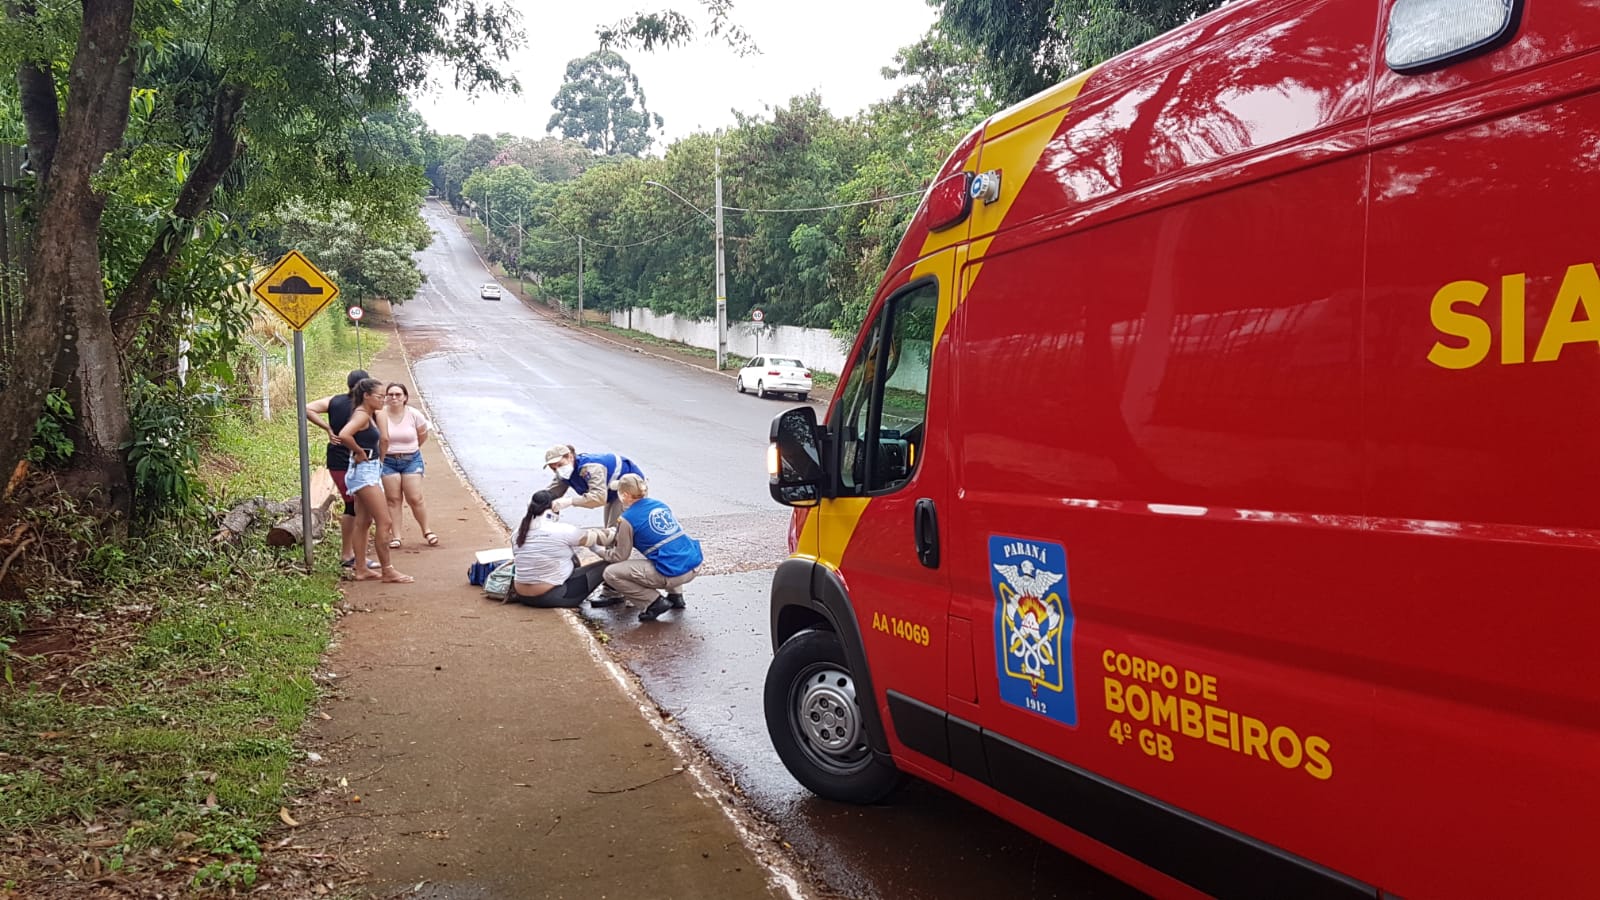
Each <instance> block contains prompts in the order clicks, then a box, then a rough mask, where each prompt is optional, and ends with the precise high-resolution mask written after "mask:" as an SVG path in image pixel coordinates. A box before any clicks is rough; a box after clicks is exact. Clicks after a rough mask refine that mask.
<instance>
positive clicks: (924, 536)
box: [915, 497, 939, 569]
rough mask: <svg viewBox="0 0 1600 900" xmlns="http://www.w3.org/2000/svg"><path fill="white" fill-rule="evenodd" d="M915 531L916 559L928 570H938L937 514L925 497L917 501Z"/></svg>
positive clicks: (930, 501) (931, 503)
mask: <svg viewBox="0 0 1600 900" xmlns="http://www.w3.org/2000/svg"><path fill="white" fill-rule="evenodd" d="M915 531H916V536H917V559H918V560H919V561H921V563H922V564H923V565H925V566H927V567H928V568H930V569H937V568H939V514H938V512H937V511H936V510H935V509H934V506H933V501H932V500H929V499H928V498H927V497H923V498H922V499H920V500H918V501H917V511H916V522H915Z"/></svg>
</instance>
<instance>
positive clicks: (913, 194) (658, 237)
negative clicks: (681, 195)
mask: <svg viewBox="0 0 1600 900" xmlns="http://www.w3.org/2000/svg"><path fill="white" fill-rule="evenodd" d="M923 193H925V190H917V191H906V192H905V193H903V194H891V195H890V196H888V197H877V198H874V199H872V200H857V201H855V202H852V203H835V204H832V205H830V206H795V207H790V208H787V209H757V208H752V207H745V206H724V207H723V210H725V211H727V212H738V213H797V212H829V211H832V210H835V209H849V208H850V207H853V206H872V205H874V204H878V203H888V202H889V201H891V200H903V199H905V198H906V197H919V196H921V195H922V194H923ZM697 211H698V210H697ZM489 215H490V216H494V215H495V213H494V211H493V210H490V211H489ZM702 215H703V213H702ZM499 218H500V220H501V222H502V223H503V224H506V225H510V224H511V220H510V218H509V217H507V216H506V215H505V214H504V213H501V214H499ZM694 222H695V220H694V219H685V220H684V222H683V224H682V225H679V226H678V227H677V228H674V229H672V230H670V231H664V232H662V233H661V234H658V235H656V236H654V237H649V238H645V239H644V240H642V241H634V242H632V243H628V244H608V243H606V242H605V241H597V240H595V239H594V238H592V237H586V236H583V235H580V234H578V233H577V232H575V231H573V230H572V229H570V228H568V227H566V226H565V225H561V224H560V223H553V224H555V225H556V226H557V227H559V228H560V229H561V230H562V231H565V232H567V234H568V235H570V237H567V238H562V239H561V240H558V241H552V240H549V239H546V238H537V237H535V238H527V240H531V241H536V242H538V243H541V244H566V243H570V242H572V241H574V240H577V239H579V238H580V237H581V238H582V239H583V240H584V242H585V243H589V244H593V245H595V246H596V247H605V248H607V249H610V250H627V249H629V248H630V247H643V246H644V245H645V244H653V243H655V242H656V241H659V240H663V239H665V238H669V237H671V236H673V235H675V234H677V233H678V232H680V231H682V230H684V229H685V228H687V227H689V226H690V225H693V224H694ZM516 224H517V227H518V228H521V227H523V226H522V223H520V222H518V223H516Z"/></svg>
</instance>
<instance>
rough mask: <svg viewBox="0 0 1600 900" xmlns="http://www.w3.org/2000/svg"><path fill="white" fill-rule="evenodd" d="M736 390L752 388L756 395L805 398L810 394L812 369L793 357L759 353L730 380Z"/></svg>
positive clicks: (801, 399) (743, 390) (740, 391)
mask: <svg viewBox="0 0 1600 900" xmlns="http://www.w3.org/2000/svg"><path fill="white" fill-rule="evenodd" d="M733 386H734V389H735V390H737V391H738V392H739V393H741V394H742V393H744V392H745V391H755V392H756V396H758V397H765V396H767V395H768V394H793V395H794V397H795V399H796V400H800V401H802V402H803V401H804V400H805V399H806V396H807V395H809V394H810V393H811V370H810V369H808V368H806V365H805V363H803V362H801V361H800V360H798V359H795V358H794V357H792V356H758V357H756V358H755V359H752V360H750V362H749V363H747V364H746V365H745V367H744V368H742V369H740V370H739V377H737V378H735V379H734V380H733Z"/></svg>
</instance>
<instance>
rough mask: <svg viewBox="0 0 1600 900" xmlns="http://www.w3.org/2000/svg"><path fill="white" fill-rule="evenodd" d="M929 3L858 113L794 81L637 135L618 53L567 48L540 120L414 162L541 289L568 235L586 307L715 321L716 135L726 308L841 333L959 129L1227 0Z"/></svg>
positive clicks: (554, 294)
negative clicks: (679, 129) (544, 119)
mask: <svg viewBox="0 0 1600 900" xmlns="http://www.w3.org/2000/svg"><path fill="white" fill-rule="evenodd" d="M931 2H932V4H933V5H934V6H936V7H938V8H939V11H940V17H939V20H938V21H937V22H936V24H935V25H934V26H933V27H932V28H931V29H930V30H929V32H928V33H927V34H926V35H924V36H923V38H922V39H921V40H919V41H917V42H916V43H914V44H912V45H910V46H907V47H904V48H902V49H901V50H900V52H899V53H898V54H896V56H895V57H894V59H892V60H884V64H885V65H884V68H883V74H884V77H885V78H889V79H893V80H895V82H896V83H897V84H898V85H899V87H898V90H896V92H895V93H894V94H893V95H892V96H891V97H889V98H888V99H887V100H884V101H881V102H879V103H876V104H873V105H872V106H870V107H869V108H867V109H865V110H863V111H862V112H860V113H859V114H856V115H847V116H840V115H837V114H835V113H833V112H831V111H830V110H829V109H828V108H827V105H826V101H827V99H828V98H825V97H819V96H817V95H816V94H807V95H803V96H798V97H794V98H792V99H790V100H789V101H788V102H787V103H783V104H778V105H775V106H773V107H770V108H768V109H765V110H762V111H759V112H753V113H748V114H742V115H739V116H738V119H737V122H736V124H735V125H734V126H732V127H730V128H725V129H721V130H718V131H716V132H714V133H706V132H700V133H695V134H691V135H689V136H687V137H684V138H682V139H679V140H676V141H673V142H672V143H671V144H668V145H666V146H664V147H663V146H660V145H659V144H651V140H653V139H654V135H656V134H657V133H658V130H657V126H658V124H659V122H658V118H657V117H656V116H654V115H653V114H650V113H649V112H648V111H647V110H646V108H645V106H644V102H643V98H644V94H645V91H644V90H641V85H640V84H639V83H638V80H637V79H636V78H635V77H634V76H633V74H632V72H631V70H630V69H629V67H628V64H627V62H626V61H625V60H624V59H623V58H622V57H621V56H620V55H618V54H616V53H609V54H597V55H594V56H590V57H583V58H580V59H575V60H573V61H572V63H571V65H570V66H569V69H568V72H569V76H568V80H567V82H566V83H565V84H564V85H563V86H562V88H561V89H560V91H559V92H558V93H557V95H556V97H555V98H553V101H552V103H553V105H554V107H555V108H556V109H557V111H558V112H557V115H556V116H555V117H553V118H552V119H551V121H550V122H549V125H548V133H547V134H542V135H541V134H535V135H520V136H519V135H514V134H508V133H500V134H493V135H491V134H476V135H472V136H470V137H467V136H458V135H437V134H430V135H429V137H428V140H427V148H426V149H427V172H428V177H429V179H430V180H431V182H432V184H433V189H434V191H435V192H436V193H438V194H439V195H440V196H441V197H443V198H444V199H445V200H447V201H448V202H449V203H451V204H453V205H454V206H455V207H456V209H457V210H458V211H461V212H467V213H470V214H472V215H473V216H474V217H475V218H476V219H478V220H479V222H480V223H482V224H480V225H477V226H476V228H477V231H476V232H475V237H477V238H478V239H479V240H480V242H484V243H485V246H486V249H487V253H486V255H487V256H488V258H490V259H492V260H495V261H498V262H501V263H504V265H505V266H506V268H507V270H509V271H510V272H511V275H512V277H527V278H528V279H529V280H530V281H531V282H532V283H533V285H534V291H535V293H536V294H537V295H538V296H539V297H540V298H541V299H544V300H546V302H550V301H552V300H559V301H561V302H563V303H564V304H565V305H567V306H568V307H571V306H574V305H575V298H576V296H577V286H578V285H577V279H578V240H577V239H578V238H579V237H580V236H581V237H582V238H583V270H584V274H583V278H584V304H585V307H586V308H587V309H593V310H602V311H609V310H620V309H627V308H633V307H638V308H648V309H651V310H654V311H656V312H662V313H676V314H679V315H683V316H687V317H691V318H710V317H711V316H713V315H714V313H715V302H716V298H715V296H714V294H713V291H712V288H711V284H712V272H713V261H712V260H713V251H712V246H713V242H712V231H713V229H712V224H711V223H710V222H709V221H707V218H706V216H704V215H702V214H701V213H700V212H697V211H696V208H697V209H699V210H710V209H711V207H712V206H713V205H714V203H715V199H714V198H715V195H714V190H713V171H714V168H715V166H716V154H717V152H718V150H719V149H720V152H721V157H720V163H721V169H722V181H723V204H724V206H725V207H727V208H728V210H727V212H726V214H725V217H724V218H725V225H724V228H725V232H726V247H727V249H726V263H727V299H728V318H729V321H746V320H748V318H749V312H750V310H752V309H755V308H760V309H761V310H762V311H763V312H764V313H765V314H766V322H767V323H769V324H771V325H797V326H804V327H811V328H831V329H833V330H834V331H835V332H836V333H838V334H840V335H841V336H846V335H853V334H854V333H855V332H856V330H857V328H858V327H859V326H860V324H861V321H862V319H863V317H864V315H865V313H866V309H867V305H868V302H869V301H870V299H871V297H872V292H873V290H874V289H875V288H876V287H877V284H878V280H879V279H880V278H881V277H882V276H883V273H884V270H885V269H886V268H887V266H888V263H889V260H890V258H891V256H892V255H893V252H894V249H895V247H896V245H897V244H898V242H899V240H900V236H901V235H902V234H903V233H904V231H905V227H906V225H907V223H908V221H909V219H910V217H911V215H912V213H913V212H914V211H915V209H916V205H917V202H918V200H919V198H920V196H921V194H922V193H923V191H925V190H926V189H927V187H928V183H929V179H930V178H931V177H932V176H933V175H934V174H935V173H937V171H938V170H939V167H940V166H941V164H942V163H943V162H944V159H945V156H946V155H947V154H948V153H949V152H950V151H951V149H952V148H954V147H955V146H956V144H957V143H958V142H959V140H960V139H961V138H962V136H964V135H965V134H966V133H967V132H968V131H970V130H971V129H972V128H974V127H976V126H977V125H978V124H979V123H980V122H982V121H983V119H984V118H986V117H987V116H989V115H990V114H992V113H994V112H995V111H997V110H999V109H1001V108H1004V107H1005V106H1008V105H1010V104H1012V103H1015V102H1017V101H1019V100H1022V99H1024V98H1026V97H1027V96H1029V95H1031V94H1033V93H1035V92H1036V91H1038V90H1040V89H1042V88H1044V87H1047V86H1049V85H1051V84H1053V83H1055V82H1056V81H1058V80H1060V79H1061V78H1063V77H1065V76H1067V75H1070V74H1072V73H1074V72H1077V71H1081V70H1083V69H1085V68H1087V67H1088V66H1091V65H1094V64H1095V63H1097V62H1100V61H1101V60H1104V59H1106V58H1108V57H1110V56H1112V55H1115V54H1116V53H1119V52H1121V51H1123V50H1126V49H1128V48H1130V47H1132V46H1134V45H1136V44H1138V43H1140V42H1142V41H1144V40H1147V39H1149V38H1151V37H1154V36H1155V35H1157V34H1160V33H1161V32H1163V31H1166V30H1168V29H1170V28H1172V27H1174V26H1176V25H1179V24H1182V23H1183V22H1185V21H1188V20H1189V19H1191V18H1193V17H1194V16H1196V15H1199V14H1201V13H1204V12H1208V11H1210V10H1212V9H1215V8H1216V7H1218V6H1221V5H1222V0H1022V2H1017V0H931ZM737 8H738V7H737V5H735V7H734V14H735V16H737ZM619 43H620V44H626V43H627V42H626V41H622V42H619ZM636 43H644V44H645V45H646V46H647V47H648V44H649V42H648V41H642V42H636ZM648 87H649V86H648V85H644V86H643V88H645V89H648ZM645 138H649V139H650V140H645ZM647 145H649V146H651V147H653V149H650V150H648V151H647V150H646V146H647ZM647 182H658V183H659V184H661V185H666V186H667V187H668V188H670V191H669V190H667V189H663V188H662V187H658V186H655V185H651V184H648V183H647ZM674 192H675V193H676V194H678V195H680V196H674V195H673V194H674ZM691 206H692V207H695V208H691ZM485 232H487V233H485Z"/></svg>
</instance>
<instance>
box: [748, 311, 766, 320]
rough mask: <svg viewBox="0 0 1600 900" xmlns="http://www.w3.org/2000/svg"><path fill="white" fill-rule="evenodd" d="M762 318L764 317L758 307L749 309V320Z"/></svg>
mask: <svg viewBox="0 0 1600 900" xmlns="http://www.w3.org/2000/svg"><path fill="white" fill-rule="evenodd" d="M763 318H765V316H763V315H762V313H761V310H759V309H752V310H750V321H752V322H759V321H761V320H762V319H763Z"/></svg>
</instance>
